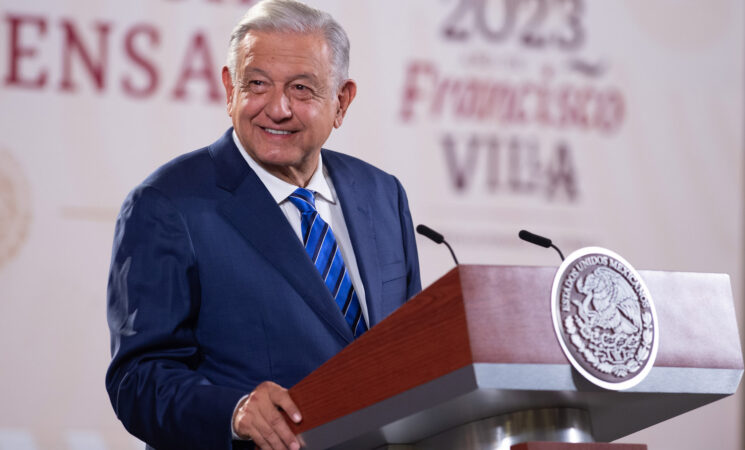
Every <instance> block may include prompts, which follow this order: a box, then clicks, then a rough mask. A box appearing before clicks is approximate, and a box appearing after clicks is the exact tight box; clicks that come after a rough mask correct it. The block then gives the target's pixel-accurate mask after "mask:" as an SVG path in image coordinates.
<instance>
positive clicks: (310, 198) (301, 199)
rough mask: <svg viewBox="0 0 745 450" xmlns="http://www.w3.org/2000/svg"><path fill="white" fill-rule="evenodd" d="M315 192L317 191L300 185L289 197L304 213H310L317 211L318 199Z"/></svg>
mask: <svg viewBox="0 0 745 450" xmlns="http://www.w3.org/2000/svg"><path fill="white" fill-rule="evenodd" d="M314 194H315V192H313V191H311V190H309V189H304V188H300V187H299V188H297V189H295V191H294V192H293V193H292V194H290V196H289V197H287V198H288V200H290V201H291V202H292V204H293V205H295V207H296V208H297V209H299V210H300V212H301V213H302V214H308V213H314V212H316V201H315V197H314Z"/></svg>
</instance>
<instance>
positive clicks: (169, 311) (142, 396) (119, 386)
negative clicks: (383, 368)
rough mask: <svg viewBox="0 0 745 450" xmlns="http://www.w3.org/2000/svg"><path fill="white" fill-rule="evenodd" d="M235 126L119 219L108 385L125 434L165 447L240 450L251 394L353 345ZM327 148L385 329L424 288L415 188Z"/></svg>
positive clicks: (145, 191) (167, 172)
mask: <svg viewBox="0 0 745 450" xmlns="http://www.w3.org/2000/svg"><path fill="white" fill-rule="evenodd" d="M231 133H232V129H231V130H228V131H227V132H226V133H225V134H224V135H223V136H222V137H221V138H220V139H219V140H218V141H217V142H215V143H214V144H212V145H210V146H209V147H206V148H203V149H200V150H197V151H194V152H192V153H188V154H186V155H183V156H181V157H179V158H177V159H175V160H173V161H171V162H170V163H168V164H166V165H165V166H163V167H161V168H160V169H158V170H157V171H156V172H155V173H154V174H152V175H151V176H150V177H149V178H147V179H146V180H145V181H144V182H143V183H142V184H141V185H140V186H138V187H137V188H135V189H134V190H133V191H132V192H131V193H130V195H129V196H128V198H127V199H126V200H125V202H124V204H123V206H122V209H121V212H120V215H119V218H118V220H117V225H116V231H115V236H114V247H113V253H112V261H111V270H110V275H109V289H108V322H109V328H110V332H111V351H112V361H111V365H110V366H109V370H108V372H107V374H106V387H107V390H108V392H109V396H110V399H111V403H112V405H113V407H114V410H115V412H116V414H117V416H118V417H119V419H120V420H121V421H122V422H123V423H124V426H125V427H126V428H127V430H129V431H130V432H131V433H132V434H134V435H135V436H137V437H139V438H140V439H142V440H144V441H145V442H147V443H148V444H150V445H151V446H153V447H155V448H158V449H159V450H164V449H169V448H178V449H187V448H198V449H220V448H226V449H227V448H230V446H231V432H230V425H231V417H232V414H233V410H234V408H235V406H236V403H237V402H238V400H239V399H240V398H241V397H242V396H243V395H245V394H246V393H248V392H250V391H251V390H252V389H253V388H254V387H255V386H256V385H257V384H259V383H261V382H262V381H265V380H271V381H274V382H276V383H278V384H280V385H282V386H285V387H290V386H293V385H294V384H296V383H297V382H298V381H300V380H301V379H302V378H303V377H305V376H306V375H307V374H309V373H310V372H312V371H313V370H314V369H315V368H317V367H318V366H319V365H321V364H322V363H323V362H325V361H326V360H328V359H329V358H331V357H332V356H334V355H335V354H336V353H338V352H339V351H340V350H341V349H342V348H344V347H345V346H346V345H348V344H349V343H350V342H352V340H353V336H352V333H351V330H350V328H349V326H348V325H347V323H346V322H345V320H344V318H343V316H342V315H341V312H340V311H339V309H338V308H337V306H336V304H335V303H334V301H333V299H332V298H331V294H330V293H329V291H328V289H327V288H326V286H325V285H324V283H323V281H322V280H321V276H320V275H319V273H318V271H317V270H316V269H315V267H314V266H313V264H312V263H311V262H310V258H308V256H307V254H306V252H305V249H304V248H303V246H302V244H301V243H300V241H299V239H298V238H297V235H296V234H295V232H294V231H293V230H292V228H291V226H290V225H289V223H288V222H287V219H286V218H285V216H284V215H283V214H282V212H281V210H280V208H279V207H278V205H277V204H276V202H275V201H274V199H273V198H272V197H271V195H270V194H269V192H268V191H267V190H266V188H265V187H264V185H263V184H262V183H261V181H260V180H259V178H258V177H257V176H256V174H255V173H254V172H253V171H252V170H251V169H250V168H249V166H248V164H246V162H245V161H244V160H243V157H242V156H241V155H240V153H239V150H238V148H237V147H236V146H235V144H234V142H233V139H232V135H231ZM322 154H323V161H324V166H325V167H326V169H327V170H328V174H329V176H330V177H331V180H332V181H333V184H334V188H335V190H336V192H337V195H338V197H339V200H340V202H341V206H342V211H343V213H344V219H345V221H346V225H347V228H348V229H349V235H350V238H351V241H352V245H353V247H354V252H355V256H356V259H357V263H358V267H359V270H360V275H361V278H362V283H363V285H364V288H365V295H366V299H367V307H368V311H369V318H370V325H371V326H374V325H375V324H376V323H378V322H380V321H381V320H382V319H383V318H385V317H386V316H387V315H389V314H390V313H391V312H393V311H394V310H395V309H396V308H398V307H399V306H401V305H402V304H403V303H404V302H405V301H406V300H407V299H409V298H410V297H412V296H413V295H414V294H416V293H417V292H418V291H419V290H420V289H421V284H420V280H419V264H418V260H417V251H416V245H415V241H414V235H413V227H412V222H411V216H410V213H409V208H408V204H407V199H406V194H405V193H404V190H403V188H402V187H401V185H400V183H399V182H398V180H397V179H396V178H395V177H393V176H391V175H389V174H386V173H384V172H382V171H380V170H379V169H376V168H374V167H373V166H371V165H369V164H367V163H364V162H362V161H360V160H358V159H356V158H353V157H351V156H347V155H343V154H340V153H336V152H332V151H328V150H323V151H322Z"/></svg>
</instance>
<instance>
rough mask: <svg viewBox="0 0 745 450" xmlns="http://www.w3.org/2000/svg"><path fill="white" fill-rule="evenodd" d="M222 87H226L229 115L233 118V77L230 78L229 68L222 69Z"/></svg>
mask: <svg viewBox="0 0 745 450" xmlns="http://www.w3.org/2000/svg"><path fill="white" fill-rule="evenodd" d="M222 85H223V86H225V100H226V101H227V107H228V115H229V116H231V117H233V89H235V87H234V86H233V77H231V76H230V70H228V66H223V68H222Z"/></svg>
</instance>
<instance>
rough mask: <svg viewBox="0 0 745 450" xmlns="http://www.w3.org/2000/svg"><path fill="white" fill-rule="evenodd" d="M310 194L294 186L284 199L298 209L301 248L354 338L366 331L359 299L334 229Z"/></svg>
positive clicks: (311, 192) (311, 193)
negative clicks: (318, 209) (314, 267)
mask: <svg viewBox="0 0 745 450" xmlns="http://www.w3.org/2000/svg"><path fill="white" fill-rule="evenodd" d="M314 194H315V193H314V192H313V191H309V190H308V189H303V188H297V189H295V192H293V193H292V194H290V196H289V197H288V199H289V200H290V201H291V202H292V204H293V205H295V206H296V207H297V209H299V210H300V214H301V216H302V218H301V232H302V235H303V245H304V246H305V251H306V252H307V253H308V256H310V259H311V261H313V264H315V266H316V269H318V272H320V274H321V278H323V281H324V282H325V283H326V287H327V288H328V289H329V291H330V292H331V296H332V297H333V298H334V301H335V302H336V304H337V306H339V309H340V310H341V313H342V315H344V319H345V320H346V321H347V323H348V324H349V327H350V328H351V329H352V334H354V337H355V338H357V337H359V336H360V335H362V333H364V332H365V331H367V325H366V324H365V320H364V319H363V318H362V309H360V301H359V299H358V298H357V293H356V292H355V291H354V286H352V280H351V279H350V278H349V274H348V273H347V268H346V267H345V266H344V260H343V259H342V256H341V251H340V249H339V246H338V244H337V243H336V238H335V237H334V232H333V231H331V227H329V224H327V223H326V222H324V220H323V219H322V218H321V216H320V215H319V214H318V211H316V204H315V199H314V197H313V195H314Z"/></svg>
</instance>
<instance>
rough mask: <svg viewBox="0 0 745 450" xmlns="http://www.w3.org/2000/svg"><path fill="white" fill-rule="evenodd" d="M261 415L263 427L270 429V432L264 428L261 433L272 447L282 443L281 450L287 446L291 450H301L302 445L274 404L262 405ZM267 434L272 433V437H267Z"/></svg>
mask: <svg viewBox="0 0 745 450" xmlns="http://www.w3.org/2000/svg"><path fill="white" fill-rule="evenodd" d="M259 413H260V414H261V419H262V420H261V425H262V427H264V426H266V427H268V430H267V429H265V428H262V429H261V431H262V432H263V433H264V437H265V438H266V439H267V440H268V441H269V442H270V443H271V444H272V445H276V442H280V443H281V444H282V446H281V447H279V448H285V446H286V447H287V448H290V449H298V448H300V444H299V443H298V441H297V438H296V437H295V434H294V433H293V432H292V430H290V427H289V426H288V425H287V421H286V420H285V416H284V415H283V414H282V413H281V412H280V411H279V410H278V409H277V406H276V404H274V402H267V403H265V404H262V405H261V406H260V409H259ZM266 433H271V435H267V434H266ZM293 445H294V446H293Z"/></svg>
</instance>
